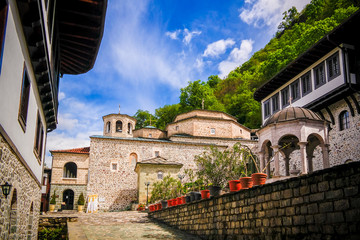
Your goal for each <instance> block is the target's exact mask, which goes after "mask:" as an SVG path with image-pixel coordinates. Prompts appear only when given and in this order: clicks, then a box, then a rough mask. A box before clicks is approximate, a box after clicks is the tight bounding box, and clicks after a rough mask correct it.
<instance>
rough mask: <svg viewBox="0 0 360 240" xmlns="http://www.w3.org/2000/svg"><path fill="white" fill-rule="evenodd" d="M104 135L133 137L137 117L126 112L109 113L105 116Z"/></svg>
mask: <svg viewBox="0 0 360 240" xmlns="http://www.w3.org/2000/svg"><path fill="white" fill-rule="evenodd" d="M103 121H104V136H109V137H125V138H127V137H133V130H134V129H135V124H136V119H135V118H133V117H130V116H129V115H126V114H120V113H119V114H109V115H105V116H103Z"/></svg>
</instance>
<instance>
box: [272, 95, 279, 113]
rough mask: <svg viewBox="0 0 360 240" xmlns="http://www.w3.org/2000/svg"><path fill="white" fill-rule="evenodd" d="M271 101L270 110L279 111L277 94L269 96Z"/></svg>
mask: <svg viewBox="0 0 360 240" xmlns="http://www.w3.org/2000/svg"><path fill="white" fill-rule="evenodd" d="M271 102H272V111H273V113H275V112H277V111H279V94H278V93H277V94H275V95H274V96H273V97H272V98H271Z"/></svg>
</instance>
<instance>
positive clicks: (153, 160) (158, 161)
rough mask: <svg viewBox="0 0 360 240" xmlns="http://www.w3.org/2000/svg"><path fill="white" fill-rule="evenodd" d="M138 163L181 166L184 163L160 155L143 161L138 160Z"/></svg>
mask: <svg viewBox="0 0 360 240" xmlns="http://www.w3.org/2000/svg"><path fill="white" fill-rule="evenodd" d="M137 164H158V165H179V166H182V165H183V164H182V163H178V162H173V161H168V160H167V159H165V158H163V157H160V156H157V157H154V158H150V159H146V160H143V161H141V162H138V163H137Z"/></svg>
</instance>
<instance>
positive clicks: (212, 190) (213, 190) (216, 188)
mask: <svg viewBox="0 0 360 240" xmlns="http://www.w3.org/2000/svg"><path fill="white" fill-rule="evenodd" d="M209 190H210V196H213V197H216V196H220V192H221V187H219V186H210V187H209Z"/></svg>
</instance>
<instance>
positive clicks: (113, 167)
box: [111, 163, 117, 171]
mask: <svg viewBox="0 0 360 240" xmlns="http://www.w3.org/2000/svg"><path fill="white" fill-rule="evenodd" d="M111 170H112V171H116V170H117V163H111Z"/></svg>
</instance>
